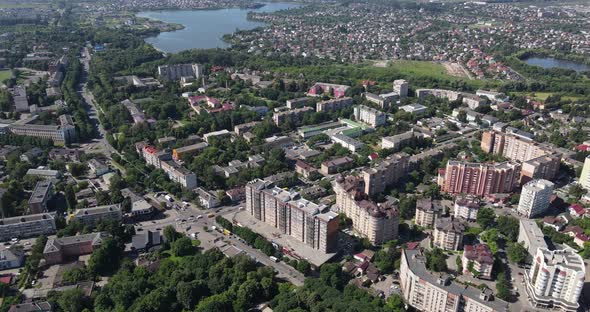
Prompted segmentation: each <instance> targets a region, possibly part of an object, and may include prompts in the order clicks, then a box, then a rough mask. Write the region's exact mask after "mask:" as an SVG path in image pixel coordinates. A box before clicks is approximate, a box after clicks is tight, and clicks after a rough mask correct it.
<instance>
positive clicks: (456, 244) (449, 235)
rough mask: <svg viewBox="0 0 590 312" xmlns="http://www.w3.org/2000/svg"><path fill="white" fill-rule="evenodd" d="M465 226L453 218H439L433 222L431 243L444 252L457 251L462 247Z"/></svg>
mask: <svg viewBox="0 0 590 312" xmlns="http://www.w3.org/2000/svg"><path fill="white" fill-rule="evenodd" d="M463 232H465V225H464V224H463V223H462V222H461V221H459V220H457V219H454V218H452V217H451V218H439V219H437V220H436V221H435V222H434V233H433V238H432V243H433V244H434V246H436V247H438V248H441V249H444V250H459V249H461V247H463Z"/></svg>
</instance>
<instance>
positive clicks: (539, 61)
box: [524, 57, 590, 72]
mask: <svg viewBox="0 0 590 312" xmlns="http://www.w3.org/2000/svg"><path fill="white" fill-rule="evenodd" d="M524 62H525V63H527V64H529V65H534V66H540V67H543V68H555V67H557V68H564V69H573V70H575V71H577V72H582V71H589V70H590V66H589V65H586V64H583V63H578V62H574V61H567V60H560V59H556V58H552V57H531V58H528V59H526V60H524Z"/></svg>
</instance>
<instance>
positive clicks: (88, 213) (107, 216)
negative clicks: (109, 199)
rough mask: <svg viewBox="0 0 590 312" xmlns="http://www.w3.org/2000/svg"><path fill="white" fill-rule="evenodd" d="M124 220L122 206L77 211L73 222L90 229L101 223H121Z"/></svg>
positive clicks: (73, 216)
mask: <svg viewBox="0 0 590 312" xmlns="http://www.w3.org/2000/svg"><path fill="white" fill-rule="evenodd" d="M122 218H123V213H122V211H121V204H115V205H106V206H98V207H93V208H84V209H76V211H74V213H73V215H72V218H71V220H72V221H76V222H80V223H82V224H84V225H86V226H88V227H90V228H94V227H96V225H98V224H99V223H100V222H101V221H104V220H114V221H120V220H121V219H122Z"/></svg>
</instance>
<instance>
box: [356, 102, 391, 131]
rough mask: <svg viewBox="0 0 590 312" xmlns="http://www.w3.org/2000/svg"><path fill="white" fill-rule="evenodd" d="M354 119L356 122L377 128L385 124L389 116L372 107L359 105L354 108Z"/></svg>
mask: <svg viewBox="0 0 590 312" xmlns="http://www.w3.org/2000/svg"><path fill="white" fill-rule="evenodd" d="M354 118H355V119H356V121H362V122H364V123H366V124H369V125H371V127H377V126H381V125H384V124H385V121H386V120H387V115H386V114H385V113H384V112H382V111H380V110H376V109H374V108H372V107H368V106H365V105H359V106H355V107H354Z"/></svg>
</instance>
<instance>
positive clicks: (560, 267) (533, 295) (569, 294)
mask: <svg viewBox="0 0 590 312" xmlns="http://www.w3.org/2000/svg"><path fill="white" fill-rule="evenodd" d="M585 274H586V268H585V264H584V261H583V260H582V257H580V255H578V254H577V253H576V252H575V250H573V249H571V248H569V247H566V249H562V250H548V249H546V248H539V249H537V252H536V255H535V257H534V260H533V264H532V266H531V268H530V270H526V271H525V278H524V279H525V285H526V287H525V289H526V292H527V297H528V298H529V300H530V301H531V303H532V305H533V306H534V307H535V308H554V309H555V308H556V309H559V310H561V311H572V312H573V311H576V310H577V309H578V306H579V304H578V299H579V298H580V294H581V293H582V288H583V287H584V277H585Z"/></svg>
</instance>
